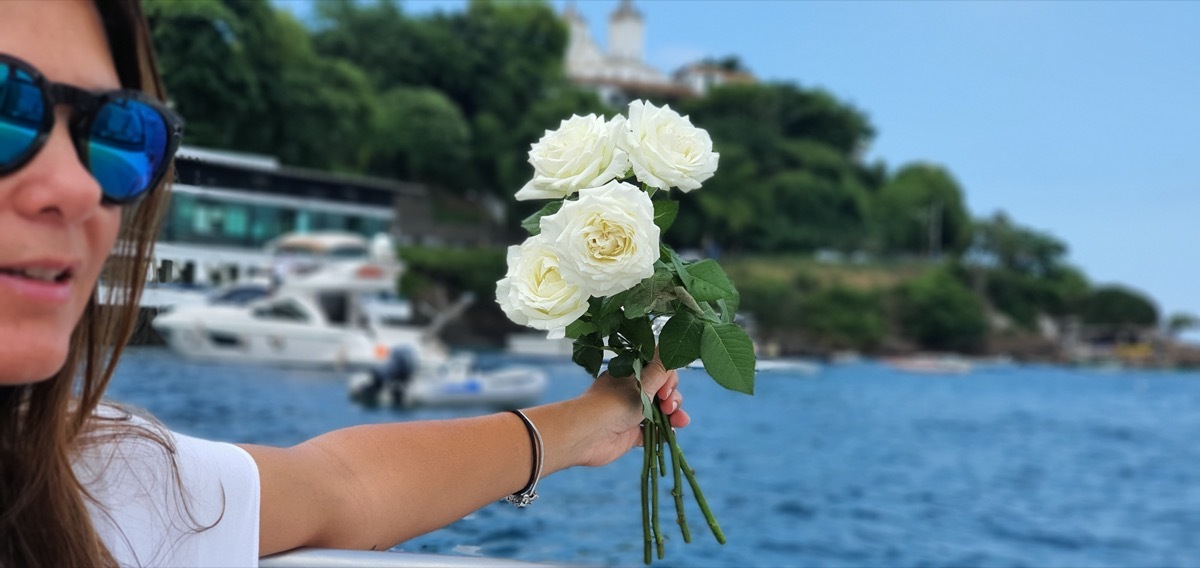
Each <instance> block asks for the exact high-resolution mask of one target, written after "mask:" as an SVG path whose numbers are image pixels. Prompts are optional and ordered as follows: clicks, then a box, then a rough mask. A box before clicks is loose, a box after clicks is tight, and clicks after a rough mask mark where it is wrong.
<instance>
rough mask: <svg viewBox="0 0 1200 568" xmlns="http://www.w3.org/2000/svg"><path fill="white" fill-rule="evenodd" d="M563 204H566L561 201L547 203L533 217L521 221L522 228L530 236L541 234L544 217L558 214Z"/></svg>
mask: <svg viewBox="0 0 1200 568" xmlns="http://www.w3.org/2000/svg"><path fill="white" fill-rule="evenodd" d="M563 203H564V202H563V200H561V199H558V200H554V201H551V202H550V203H547V204H546V205H545V206H544V207H542V208H541V209H539V210H538V212H537V213H534V214H533V215H530V216H528V217H526V218H525V220H524V221H521V227H522V228H523V229H525V230H526V231H529V234H530V235H536V234H538V233H541V232H542V217H545V216H546V215H553V214H555V213H558V210H559V209H562V206H563Z"/></svg>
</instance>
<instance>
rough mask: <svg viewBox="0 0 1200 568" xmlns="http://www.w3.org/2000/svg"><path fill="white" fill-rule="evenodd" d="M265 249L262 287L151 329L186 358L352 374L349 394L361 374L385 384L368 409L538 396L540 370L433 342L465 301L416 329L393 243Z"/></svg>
mask: <svg viewBox="0 0 1200 568" xmlns="http://www.w3.org/2000/svg"><path fill="white" fill-rule="evenodd" d="M271 249H272V258H275V259H276V263H275V267H274V269H273V271H272V278H271V282H270V284H269V285H262V284H258V285H255V284H242V285H238V286H231V287H228V288H226V289H223V290H221V291H219V292H218V293H214V294H213V295H212V296H210V297H209V299H208V301H206V302H203V303H188V304H183V305H178V306H175V307H173V308H170V309H168V310H166V311H164V312H162V313H160V314H159V315H158V316H157V317H156V318H155V319H154V321H153V322H152V325H153V326H154V328H155V330H157V331H158V333H159V334H160V335H161V336H162V337H163V339H164V340H165V341H166V343H167V345H168V346H169V347H170V348H171V349H172V350H174V351H175V352H176V353H178V354H180V355H182V356H184V357H186V358H189V359H196V360H206V361H222V362H234V363H257V364H268V365H275V366H285V367H303V368H331V369H335V370H342V371H349V372H351V373H358V374H355V375H352V379H351V392H352V394H354V393H355V392H357V391H356V389H359V390H361V388H362V387H361V386H359V387H356V386H355V385H361V384H362V383H363V380H364V379H363V377H364V376H365V377H367V378H368V379H369V378H371V377H373V376H375V377H379V378H380V379H381V383H382V379H387V381H386V382H387V388H383V389H376V390H378V392H377V393H375V394H376V396H375V398H376V400H374V401H373V402H375V403H385V404H401V405H404V406H417V405H446V404H455V405H458V404H490V405H495V406H505V405H510V404H519V403H526V402H531V401H535V400H537V399H538V398H539V397H540V396H541V394H542V392H543V391H544V390H545V386H546V377H545V374H544V373H543V372H541V371H540V370H537V369H535V368H532V367H511V368H504V369H496V370H482V369H478V368H477V367H476V365H475V364H474V360H473V358H472V357H471V356H470V355H468V354H453V353H451V352H450V350H449V348H448V347H447V346H446V345H445V344H443V343H442V342H441V341H440V340H439V338H438V334H439V333H440V331H441V329H442V328H443V327H444V326H445V325H446V324H447V323H449V322H450V321H452V320H454V319H455V318H457V317H459V316H461V314H462V313H463V312H464V311H465V309H466V308H467V307H468V306H469V305H470V304H471V303H472V302H473V301H474V298H473V297H472V296H470V295H465V296H463V297H461V298H459V299H458V300H457V301H456V302H455V303H453V304H452V305H451V306H449V307H448V308H447V309H445V310H442V311H440V312H438V313H436V314H432V315H431V316H430V318H429V321H427V322H424V321H423V322H421V323H418V321H417V319H416V317H415V314H414V311H415V310H414V309H413V307H412V305H411V304H410V303H409V302H408V301H407V300H404V299H403V298H400V297H399V296H397V295H396V293H395V289H396V283H397V282H398V280H399V277H400V274H401V273H402V268H403V267H402V265H401V264H400V262H398V261H397V260H396V258H395V256H394V253H393V252H392V251H393V248H392V247H391V245H390V243H387V242H383V241H380V240H379V239H377V240H376V242H374V243H370V244H368V243H367V241H366V240H365V239H363V238H362V237H359V236H356V235H347V234H341V233H334V234H322V233H317V234H307V235H288V236H284V237H281V238H280V239H278V240H277V241H275V242H274V243H273V246H272V247H271ZM264 286H265V289H264ZM398 359H403V360H404V361H405V365H407V370H406V371H405V372H404V373H403V378H404V381H403V383H402V386H403V389H402V395H403V396H398V395H399V394H401V389H400V386H401V383H398V382H396V381H394V380H393V379H394V378H395V376H396V365H397V364H396V361H397V360H398ZM360 395H361V396H360ZM360 395H355V398H357V399H360V400H365V399H366V398H367V396H366V395H362V394H361V393H360ZM388 397H391V399H388Z"/></svg>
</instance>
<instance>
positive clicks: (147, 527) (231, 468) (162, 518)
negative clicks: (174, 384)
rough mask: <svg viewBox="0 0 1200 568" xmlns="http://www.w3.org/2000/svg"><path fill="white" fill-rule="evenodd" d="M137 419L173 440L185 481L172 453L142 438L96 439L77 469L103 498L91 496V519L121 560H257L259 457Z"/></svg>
mask: <svg viewBox="0 0 1200 568" xmlns="http://www.w3.org/2000/svg"><path fill="white" fill-rule="evenodd" d="M101 412H102V413H105V414H107V411H106V410H101ZM131 421H132V422H133V424H134V425H140V426H145V427H148V428H151V429H153V430H154V431H156V432H159V433H161V434H163V435H166V436H169V437H170V439H171V440H172V441H173V442H174V443H175V446H176V450H177V453H176V455H175V458H176V463H177V464H178V466H179V476H180V480H176V479H175V474H174V472H173V471H172V468H171V461H170V457H169V456H168V454H167V453H166V451H165V450H164V449H163V448H162V447H161V446H160V445H158V444H157V443H155V442H153V441H151V440H146V439H143V438H140V437H136V436H127V437H124V438H122V439H121V440H120V441H118V442H112V443H99V444H94V445H92V446H91V447H89V448H87V449H86V450H85V451H84V452H83V453H82V455H81V456H80V457H79V459H77V460H76V462H75V464H74V469H75V474H76V475H77V476H78V477H79V481H80V482H81V483H83V485H84V486H85V487H87V489H88V490H89V491H90V492H91V493H92V496H93V497H95V498H96V499H97V500H99V501H100V504H101V506H100V507H97V506H95V504H93V503H91V502H88V511H89V513H90V514H91V515H92V521H93V523H94V524H95V527H96V530H97V532H98V533H99V534H100V537H101V538H102V539H103V540H104V543H105V544H106V545H107V546H108V549H109V551H111V552H112V554H113V556H114V557H115V558H116V560H117V562H118V563H120V565H121V566H188V567H203V566H257V565H258V507H259V498H260V493H259V478H258V466H257V465H256V464H255V463H254V459H253V458H251V457H250V455H249V454H247V453H246V452H245V450H242V449H241V448H239V447H237V446H235V445H233V444H225V443H219V442H210V441H207V440H200V439H197V438H192V437H190V436H184V435H182V434H177V433H174V432H169V431H164V430H162V429H156V428H155V427H154V426H151V425H150V424H149V423H148V422H146V421H145V420H142V419H140V418H136V417H135V418H132V419H131ZM210 526H211V528H208V527H210Z"/></svg>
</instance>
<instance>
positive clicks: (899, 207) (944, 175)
mask: <svg viewBox="0 0 1200 568" xmlns="http://www.w3.org/2000/svg"><path fill="white" fill-rule="evenodd" d="M873 209H874V213H873V217H874V219H875V230H877V231H878V232H879V236H880V241H881V242H882V243H883V246H884V247H885V248H884V250H885V252H891V253H901V254H928V255H930V256H932V257H937V256H939V255H940V254H941V253H943V252H945V253H950V254H952V255H955V256H957V255H959V254H961V253H963V252H964V251H965V250H966V249H967V247H968V246H970V244H971V218H970V216H969V215H968V213H967V208H966V203H965V200H964V197H963V191H962V188H961V187H960V186H959V185H958V182H957V181H956V180H955V179H954V177H953V176H951V175H950V172H948V171H946V169H945V168H942V167H940V166H935V165H931V164H910V165H907V166H905V167H903V168H901V169H900V171H898V172H897V173H896V175H895V176H894V177H893V178H892V179H891V181H889V182H888V183H887V184H886V185H885V186H884V187H883V189H882V190H881V191H880V193H879V195H878V197H877V198H876V199H875V203H874V208H873Z"/></svg>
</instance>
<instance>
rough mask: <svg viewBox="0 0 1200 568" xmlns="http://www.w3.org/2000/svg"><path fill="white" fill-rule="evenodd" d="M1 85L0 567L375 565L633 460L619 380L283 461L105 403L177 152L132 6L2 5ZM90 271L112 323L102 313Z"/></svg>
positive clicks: (633, 407)
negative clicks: (454, 526) (273, 559)
mask: <svg viewBox="0 0 1200 568" xmlns="http://www.w3.org/2000/svg"><path fill="white" fill-rule="evenodd" d="M0 81H2V82H0V566H98V565H113V564H123V565H124V564H155V565H164V564H175V565H206V564H208V565H211V564H228V565H248V564H254V563H255V562H256V559H257V557H258V556H261V555H267V554H271V553H275V552H280V551H284V550H288V549H292V548H296V547H301V546H322V547H339V548H363V549H371V548H375V549H385V548H388V547H390V546H392V545H394V544H396V543H398V542H401V541H404V540H406V539H408V538H411V537H413V536H415V535H418V534H421V533H424V532H427V531H430V530H433V529H436V528H438V527H441V526H444V525H446V524H448V523H450V522H452V521H454V520H456V519H459V518H461V517H462V516H464V515H466V514H467V513H469V512H471V511H473V510H475V509H477V508H479V507H482V506H484V505H485V504H488V503H491V502H494V501H496V500H499V499H501V498H504V497H506V496H510V495H514V494H516V495H517V499H516V500H518V501H519V500H520V498H521V497H524V498H525V499H528V498H530V497H531V496H532V495H533V491H532V487H530V486H531V485H533V484H534V482H535V481H536V479H537V477H538V474H539V470H540V473H541V474H543V475H544V474H547V473H552V472H554V471H557V470H560V469H564V468H566V467H570V466H573V465H602V464H606V463H608V462H611V461H612V460H614V459H616V458H617V457H619V456H620V455H622V454H624V453H625V452H627V451H628V450H629V449H630V448H631V447H633V446H634V445H635V444H637V443H638V442H639V437H640V433H639V429H638V424H639V423H640V421H641V409H640V403H639V395H638V392H637V387H636V384H635V383H634V382H633V381H632V379H614V378H612V377H608V376H602V377H601V378H600V379H598V380H596V381H595V383H594V384H593V385H592V386H591V387H590V388H589V389H588V390H587V392H585V393H584V394H583V395H581V396H580V397H578V398H575V399H572V400H568V401H564V402H558V403H553V404H547V405H544V406H539V407H536V408H530V409H528V410H526V411H525V412H524V415H523V416H521V415H517V414H510V413H503V414H496V415H491V416H483V417H478V418H470V419H462V420H451V421H438V422H421V423H405V424H394V425H375V426H362V427H355V428H349V429H345V430H339V431H335V432H331V433H329V434H326V435H323V436H320V437H318V438H315V439H313V440H310V441H308V442H305V443H303V444H300V445H298V446H295V447H292V448H269V447H262V446H249V445H246V446H234V445H230V444H219V443H214V442H207V441H202V440H195V439H192V438H188V437H185V436H180V435H176V434H173V433H171V432H168V431H166V430H164V429H162V428H161V427H159V426H156V425H155V424H154V423H152V422H151V421H149V420H147V419H144V418H139V417H132V416H130V415H129V414H128V413H126V412H124V411H122V410H120V409H118V408H116V407H114V406H111V405H104V404H101V398H102V395H103V392H104V389H105V386H106V385H107V383H108V380H109V378H110V377H111V375H112V371H113V368H114V366H115V365H116V362H117V359H118V357H119V355H120V352H121V348H122V346H123V344H124V342H125V340H126V338H127V337H128V336H129V334H130V332H131V330H132V327H133V322H134V316H135V314H136V305H137V301H136V300H137V295H138V293H139V292H140V290H141V288H142V285H143V283H144V278H145V274H146V267H147V264H148V259H149V258H150V257H149V253H150V246H151V240H152V238H153V235H154V234H155V232H156V223H157V219H158V217H159V214H160V210H161V209H162V206H163V203H164V202H165V200H166V191H165V188H164V187H161V186H162V185H163V184H164V183H165V182H164V180H166V179H167V178H169V177H170V176H169V163H170V159H171V156H172V155H173V153H174V150H175V149H176V148H177V145H178V136H179V124H178V123H177V122H176V119H175V118H174V117H173V115H172V114H171V113H170V111H168V110H166V108H165V107H164V106H162V105H161V104H159V103H157V102H156V100H161V98H162V88H161V83H160V82H159V79H158V76H157V73H156V71H155V67H154V60H153V55H152V52H151V49H150V44H149V33H148V31H147V29H146V24H145V22H144V20H143V18H142V15H141V11H140V7H139V6H138V5H137V3H136V0H100V1H99V2H96V3H93V2H92V1H91V0H70V1H58V2H42V1H36V0H30V1H12V0H8V1H5V2H0ZM118 89H127V90H134V91H141V92H143V93H145V96H142V95H135V94H132V93H129V92H123V93H114V91H117V90H118ZM102 272H103V273H104V274H105V279H106V281H107V282H108V283H110V284H112V285H111V286H109V288H108V289H110V290H112V291H113V292H112V294H113V297H112V298H110V299H109V303H110V304H113V305H118V306H121V308H120V309H119V310H118V311H116V312H115V313H111V314H107V315H105V314H102V313H101V311H100V310H99V308H98V305H99V302H98V299H97V297H96V283H97V281H98V279H99V277H100V275H101V273H102ZM643 379H644V381H643V388H645V389H646V392H648V393H654V394H657V395H658V396H659V398H661V399H662V400H663V403H662V405H663V409H664V410H665V411H667V412H669V413H671V416H672V418H671V420H672V424H674V425H675V426H676V427H683V426H685V425H687V423H688V420H689V419H688V416H687V414H686V413H685V412H684V411H682V410H679V405H680V402H681V398H680V395H679V393H678V391H676V390H675V386H676V384H677V381H678V379H677V377H676V375H675V374H674V373H669V372H666V371H664V370H663V369H662V367H661V365H651V366H650V367H649V368H648V370H647V372H646V373H645V375H644V377H643ZM526 420H528V424H527V423H526ZM539 450H540V451H539Z"/></svg>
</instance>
